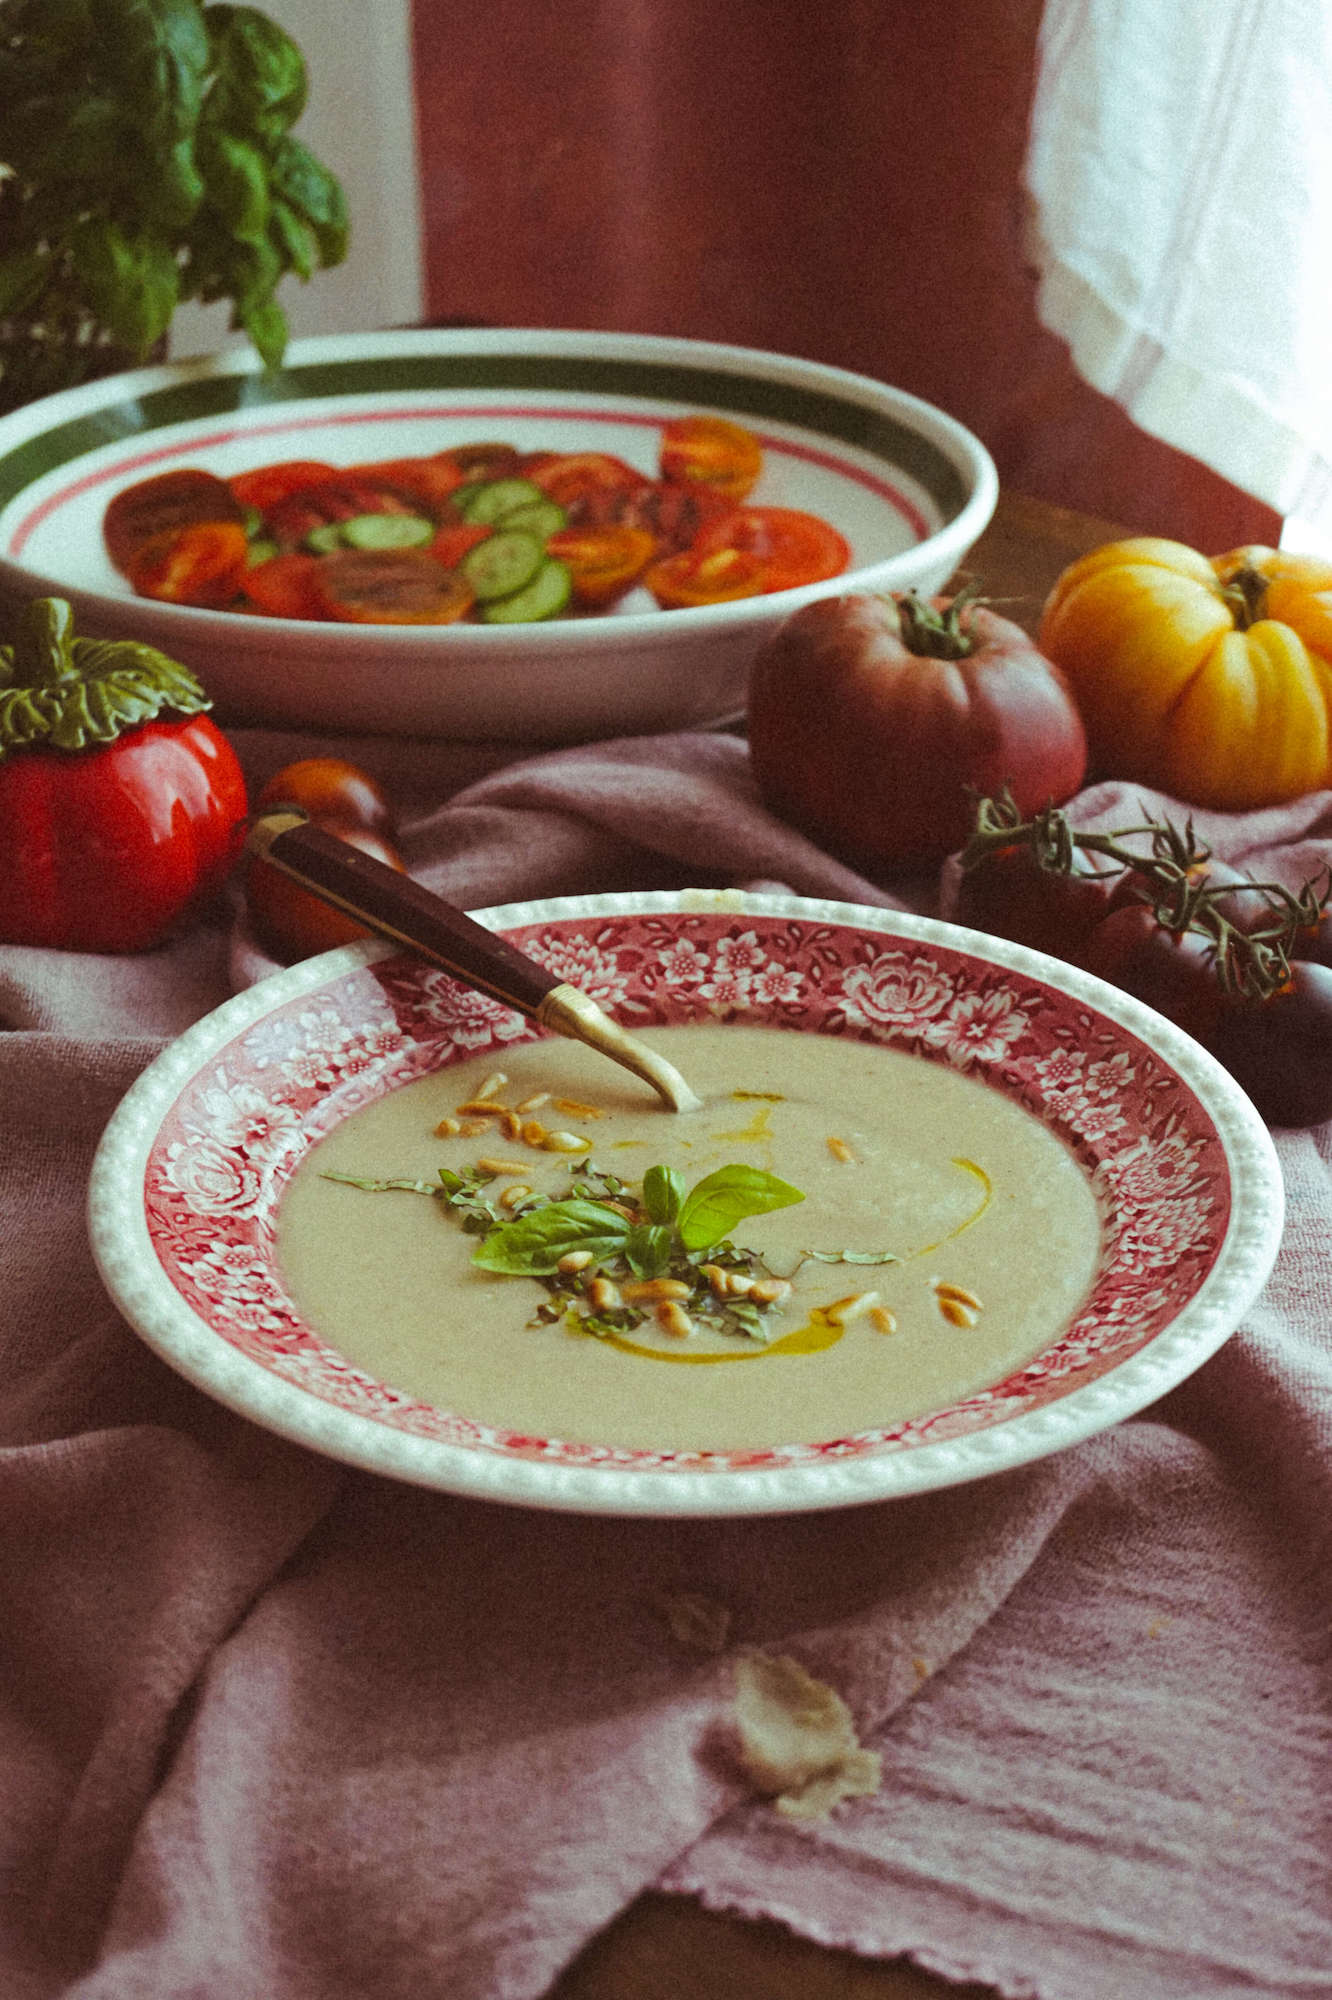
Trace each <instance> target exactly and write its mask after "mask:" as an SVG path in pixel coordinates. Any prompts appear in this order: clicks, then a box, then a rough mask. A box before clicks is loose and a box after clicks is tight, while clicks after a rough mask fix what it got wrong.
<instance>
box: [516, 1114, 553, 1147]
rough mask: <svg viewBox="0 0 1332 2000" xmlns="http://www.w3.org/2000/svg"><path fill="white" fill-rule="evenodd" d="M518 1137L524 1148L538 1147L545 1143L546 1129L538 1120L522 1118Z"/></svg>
mask: <svg viewBox="0 0 1332 2000" xmlns="http://www.w3.org/2000/svg"><path fill="white" fill-rule="evenodd" d="M518 1136H519V1138H520V1139H521V1140H522V1142H523V1144H524V1145H525V1146H540V1145H543V1144H544V1143H545V1138H546V1128H545V1126H544V1125H543V1124H542V1123H541V1120H540V1119H539V1118H524V1120H523V1122H522V1125H521V1127H520V1128H519V1132H518Z"/></svg>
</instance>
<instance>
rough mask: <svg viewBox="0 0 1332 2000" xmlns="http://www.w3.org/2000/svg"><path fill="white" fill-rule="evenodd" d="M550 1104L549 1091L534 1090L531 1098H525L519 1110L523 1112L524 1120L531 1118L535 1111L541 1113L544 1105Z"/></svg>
mask: <svg viewBox="0 0 1332 2000" xmlns="http://www.w3.org/2000/svg"><path fill="white" fill-rule="evenodd" d="M549 1103H550V1092H549V1091H548V1090H534V1091H533V1093H532V1095H531V1096H530V1097H525V1098H524V1099H523V1101H522V1103H521V1104H520V1105H519V1106H518V1107H517V1108H518V1110H519V1111H521V1112H522V1114H523V1116H524V1118H526V1117H528V1116H530V1114H531V1113H532V1112H533V1111H539V1110H540V1109H541V1107H542V1105H543V1104H549Z"/></svg>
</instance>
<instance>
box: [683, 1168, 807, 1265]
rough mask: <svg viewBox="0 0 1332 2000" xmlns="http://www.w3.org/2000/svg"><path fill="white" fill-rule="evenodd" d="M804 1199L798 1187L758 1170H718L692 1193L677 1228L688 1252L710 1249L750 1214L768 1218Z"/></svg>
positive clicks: (692, 1189)
mask: <svg viewBox="0 0 1332 2000" xmlns="http://www.w3.org/2000/svg"><path fill="white" fill-rule="evenodd" d="M804 1199H805V1197H804V1195H803V1194H802V1193H801V1192H800V1189H799V1188H793V1187H792V1186H791V1185H790V1183H789V1182H788V1181H779V1180H778V1178H777V1176H776V1174H765V1173H764V1172H763V1171H762V1169H761V1168H759V1167H741V1166H734V1167H719V1168H718V1169H717V1171H716V1173H715V1174H708V1175H707V1176H706V1178H705V1179H703V1180H701V1181H700V1182H699V1183H698V1185H697V1187H693V1188H691V1189H690V1190H689V1193H688V1194H687V1195H686V1196H685V1198H684V1201H683V1202H682V1203H681V1206H680V1214H679V1217H678V1218H677V1221H676V1225H675V1226H676V1229H677V1231H678V1232H679V1236H680V1241H681V1242H682V1243H683V1244H684V1246H685V1249H686V1250H707V1249H708V1248H710V1246H711V1245H712V1244H714V1243H720V1242H721V1240H722V1238H723V1237H724V1236H726V1235H728V1234H729V1232H730V1231H731V1229H733V1228H734V1226H735V1224H736V1223H737V1222H743V1221H744V1219H745V1217H746V1216H747V1215H766V1214H767V1213H768V1211H769V1210H770V1209H774V1208H789V1207H790V1206H791V1204H792V1203H793V1202H797V1201H803V1200H804Z"/></svg>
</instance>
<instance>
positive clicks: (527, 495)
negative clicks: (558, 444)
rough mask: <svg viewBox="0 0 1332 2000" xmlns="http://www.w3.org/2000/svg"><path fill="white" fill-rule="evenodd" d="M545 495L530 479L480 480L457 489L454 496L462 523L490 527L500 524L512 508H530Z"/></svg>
mask: <svg viewBox="0 0 1332 2000" xmlns="http://www.w3.org/2000/svg"><path fill="white" fill-rule="evenodd" d="M545 497H546V496H545V494H544V493H543V492H542V491H541V488H540V487H539V486H538V485H537V484H536V483H535V481H534V480H531V479H483V480H481V481H480V482H479V484H477V485H475V486H468V487H463V488H460V490H459V491H458V492H457V493H455V494H454V495H453V500H454V504H455V506H457V507H458V508H459V510H460V511H461V513H462V517H463V519H464V521H473V522H475V523H476V524H477V525H478V526H480V527H489V526H490V525H491V524H492V523H493V522H495V521H502V520H503V519H504V516H505V515H506V514H510V513H512V512H513V509H514V508H515V507H530V506H531V505H532V504H533V503H534V502H535V501H537V500H544V499H545Z"/></svg>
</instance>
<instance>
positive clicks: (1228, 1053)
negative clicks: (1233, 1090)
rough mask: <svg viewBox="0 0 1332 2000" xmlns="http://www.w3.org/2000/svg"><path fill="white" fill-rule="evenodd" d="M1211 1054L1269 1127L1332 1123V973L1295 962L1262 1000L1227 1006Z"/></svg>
mask: <svg viewBox="0 0 1332 2000" xmlns="http://www.w3.org/2000/svg"><path fill="white" fill-rule="evenodd" d="M1212 1052H1213V1054H1214V1055H1215V1056H1216V1057H1217V1060H1218V1061H1219V1062H1222V1063H1224V1064H1225V1066H1226V1068H1227V1069H1228V1070H1229V1071H1230V1074H1231V1075H1232V1076H1233V1077H1234V1079H1235V1081H1236V1083H1238V1084H1239V1086H1240V1088H1241V1089H1242V1090H1244V1091H1246V1092H1247V1093H1248V1095H1249V1097H1250V1098H1251V1099H1252V1100H1253V1103H1254V1105H1255V1107H1256V1109H1257V1110H1258V1112H1259V1114H1260V1115H1261V1116H1262V1117H1263V1118H1265V1119H1266V1120H1267V1122H1268V1123H1269V1124H1270V1125H1297V1126H1299V1125H1321V1124H1322V1123H1323V1121H1324V1120H1325V1119H1328V1118H1332V967H1328V966H1326V965H1318V964H1314V963H1312V962H1310V961H1308V960H1305V959H1296V960H1295V961H1294V962H1293V963H1292V965H1291V968H1290V976H1289V978H1288V979H1286V980H1285V981H1284V983H1283V984H1282V985H1281V986H1280V987H1279V988H1278V989H1277V991H1276V992H1275V993H1272V994H1270V995H1269V996H1268V997H1267V998H1266V999H1264V1000H1231V1001H1228V1002H1227V1004H1226V1005H1225V1006H1224V1007H1223V1009H1222V1010H1221V1014H1220V1018H1219V1019H1218V1021H1217V1024H1216V1034H1215V1039H1214V1041H1213V1043H1212Z"/></svg>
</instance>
